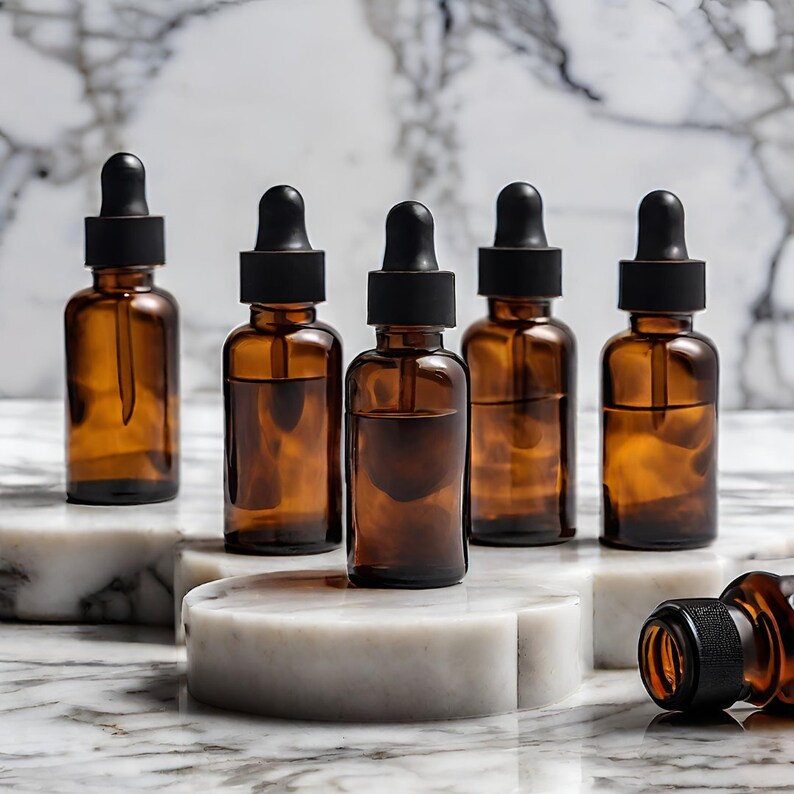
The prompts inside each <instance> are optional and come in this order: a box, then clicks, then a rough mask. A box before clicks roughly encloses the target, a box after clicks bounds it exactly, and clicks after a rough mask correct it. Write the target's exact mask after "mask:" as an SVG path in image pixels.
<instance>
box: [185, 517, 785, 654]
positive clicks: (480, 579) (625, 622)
mask: <svg viewBox="0 0 794 794" xmlns="http://www.w3.org/2000/svg"><path fill="white" fill-rule="evenodd" d="M791 547H792V544H791V541H790V539H788V538H785V537H784V536H783V535H782V534H781V533H769V532H766V533H764V532H758V531H755V532H752V533H751V532H747V531H746V530H745V529H731V528H729V529H726V531H725V532H723V533H722V534H721V536H720V538H719V540H718V541H717V542H716V543H715V544H714V545H713V546H712V547H710V548H709V549H703V550H698V551H688V552H628V551H619V550H616V549H609V548H606V547H603V546H601V545H600V544H599V543H598V542H597V541H596V540H595V539H594V538H577V539H575V540H573V541H571V542H569V543H566V544H562V545H560V546H549V547H544V548H520V549H513V548H511V549H497V548H486V547H481V546H472V547H471V549H470V565H469V573H468V575H467V577H466V581H467V582H471V583H486V584H487V583H494V582H497V583H498V582H501V581H503V580H505V577H507V578H508V579H510V580H511V581H516V582H520V583H522V586H523V587H530V588H531V587H534V586H547V587H554V588H562V589H564V590H567V591H569V592H575V593H578V595H579V598H580V601H581V607H582V608H581V626H580V634H581V644H580V647H581V652H582V662H583V664H584V666H585V668H591V667H596V668H607V669H610V668H626V667H634V666H636V664H637V636H638V634H639V630H640V627H641V625H642V623H643V621H644V620H645V618H646V617H647V616H648V614H650V612H651V611H652V610H653V609H654V607H656V605H657V604H659V603H660V602H661V601H664V600H666V599H669V598H687V597H710V596H712V597H713V596H717V595H719V593H720V592H721V591H722V589H723V588H724V587H725V585H726V584H727V583H728V582H729V581H731V580H732V579H733V578H735V577H736V576H737V575H738V574H739V573H741V572H743V571H747V570H752V569H753V568H758V567H761V568H767V569H769V570H772V571H776V570H777V571H781V572H785V571H786V570H788V568H786V561H784V560H782V559H779V558H782V557H786V556H788V555H789V554H790V551H788V550H789V549H790V548H791ZM759 558H763V561H761V559H759ZM781 566H782V567H781ZM318 568H328V569H333V570H335V571H337V572H338V573H340V574H343V572H344V570H345V558H344V552H343V551H342V550H341V549H340V550H336V551H333V552H329V553H327V554H322V555H314V556H308V557H306V556H304V557H249V556H240V555H235V554H226V553H224V551H223V544H222V543H221V542H220V541H206V542H198V543H196V542H186V543H184V544H182V545H181V547H180V548H179V549H178V551H177V554H176V568H175V574H174V580H175V588H174V589H175V592H174V595H175V599H176V600H177V603H179V602H180V601H181V596H183V595H184V594H185V593H186V592H188V591H189V590H190V589H191V588H192V587H195V586H197V585H199V584H203V583H205V582H209V581H214V580H218V579H223V578H226V577H233V576H241V575H250V574H254V573H269V572H278V571H286V570H293V571H299V570H312V569H318ZM177 626H178V628H177V634H178V638H180V635H181V626H180V621H179V620H178V621H177Z"/></svg>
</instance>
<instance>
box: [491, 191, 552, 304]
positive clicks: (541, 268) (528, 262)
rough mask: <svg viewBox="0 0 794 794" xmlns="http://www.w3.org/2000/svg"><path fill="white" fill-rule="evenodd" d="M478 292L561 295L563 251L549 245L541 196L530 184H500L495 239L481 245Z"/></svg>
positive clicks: (536, 296) (524, 296) (504, 294)
mask: <svg viewBox="0 0 794 794" xmlns="http://www.w3.org/2000/svg"><path fill="white" fill-rule="evenodd" d="M478 291H479V294H480V295H486V296H488V297H504V298H559V297H560V296H561V295H562V251H561V250H560V249H559V248H553V247H551V246H549V244H548V242H547V241H546V230H545V229H544V228H543V200H542V199H541V197H540V193H538V191H537V189H536V188H535V187H533V186H532V185H530V184H529V183H528V182H513V183H512V184H510V185H507V187H505V188H502V192H501V193H500V194H499V197H498V198H497V200H496V237H495V239H494V244H493V246H492V247H490V248H480V286H479V290H478Z"/></svg>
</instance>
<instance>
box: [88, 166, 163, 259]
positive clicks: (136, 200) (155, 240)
mask: <svg viewBox="0 0 794 794" xmlns="http://www.w3.org/2000/svg"><path fill="white" fill-rule="evenodd" d="M164 226H165V224H164V222H163V217H162V216H161V215H149V207H148V205H147V203H146V170H145V169H144V167H143V163H142V162H141V161H140V160H139V159H138V158H137V157H136V156H135V155H134V154H129V153H128V152H119V153H118V154H114V155H113V156H112V157H111V158H110V159H109V160H108V161H107V162H106V163H105V165H104V166H103V168H102V207H101V208H100V210H99V217H89V218H86V219H85V263H86V266H88V267H93V268H112V267H130V266H134V265H141V266H150V267H151V266H154V265H162V264H164V263H165V229H164Z"/></svg>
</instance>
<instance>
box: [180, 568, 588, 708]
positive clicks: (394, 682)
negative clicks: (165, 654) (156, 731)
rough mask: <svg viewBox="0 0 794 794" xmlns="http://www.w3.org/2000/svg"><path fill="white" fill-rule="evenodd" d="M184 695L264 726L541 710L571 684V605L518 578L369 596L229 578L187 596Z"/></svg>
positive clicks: (308, 578)
mask: <svg viewBox="0 0 794 794" xmlns="http://www.w3.org/2000/svg"><path fill="white" fill-rule="evenodd" d="M183 620H184V625H185V643H186V647H187V677H188V688H189V690H190V693H191V694H192V695H193V696H194V697H195V698H197V699H198V700H200V701H202V702H204V703H208V704H210V705H213V706H219V707H221V708H228V709H233V710H238V711H246V712H251V713H255V714H263V715H265V716H270V717H286V718H290V719H312V720H331V721H364V722H369V721H373V722H413V721H418V720H436V719H459V718H462V717H471V716H481V715H488V714H501V713H505V712H509V711H514V710H516V709H521V708H534V707H538V706H545V705H548V704H549V703H553V702H556V701H558V700H561V699H562V698H564V697H566V696H567V695H570V694H571V693H572V692H573V691H574V690H575V689H576V688H577V687H578V686H579V683H580V681H581V669H580V664H579V656H580V650H579V624H580V610H579V599H578V597H577V596H575V595H572V594H566V593H563V592H560V591H554V590H550V589H545V588H533V587H528V586H527V584H526V582H524V581H523V579H522V578H521V577H518V578H515V579H511V578H510V577H504V578H503V579H502V580H501V581H498V582H491V583H486V582H484V581H474V580H467V581H464V582H463V583H462V584H459V585H456V586H454V587H447V588H440V589H436V590H369V589H362V588H356V587H353V586H351V585H350V584H349V583H348V581H347V577H346V576H345V575H344V573H339V572H335V571H314V572H309V571H305V572H296V573H290V572H288V573H280V574H279V573H277V574H265V575H261V576H250V577H238V578H233V579H225V580H222V581H218V582H212V583H210V584H205V585H201V586H200V587H197V588H195V589H194V590H192V591H191V592H190V593H188V595H187V596H186V597H185V599H184V605H183Z"/></svg>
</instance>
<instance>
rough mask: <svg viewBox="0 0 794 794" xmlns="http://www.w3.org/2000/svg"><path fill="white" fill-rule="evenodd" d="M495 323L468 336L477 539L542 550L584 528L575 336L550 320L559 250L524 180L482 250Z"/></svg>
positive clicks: (499, 210) (483, 291)
mask: <svg viewBox="0 0 794 794" xmlns="http://www.w3.org/2000/svg"><path fill="white" fill-rule="evenodd" d="M479 270H480V273H479V275H480V288H479V293H480V295H485V296H486V297H487V298H488V317H487V318H486V319H483V320H480V321H478V322H476V323H474V325H472V326H471V327H470V328H469V329H468V330H467V331H466V333H465V335H464V337H463V358H464V359H465V360H466V363H467V364H468V365H469V370H470V372H471V510H472V521H471V540H472V542H473V543H483V544H488V545H494V546H540V545H545V544H549V543H559V542H560V541H563V540H567V539H569V538H572V537H573V536H574V533H575V525H576V517H575V516H576V494H575V485H576V472H575V456H576V436H575V433H576V340H575V339H574V336H573V333H572V331H571V329H570V328H568V326H567V325H565V323H563V322H561V321H560V320H557V319H556V318H554V317H552V316H551V301H552V299H553V298H558V297H560V296H561V295H562V267H561V251H560V249H559V248H552V247H549V245H548V243H547V242H546V233H545V230H544V228H543V204H542V201H541V198H540V194H539V193H538V191H537V190H536V189H535V188H534V187H533V186H532V185H529V184H527V183H526V182H515V183H513V184H511V185H508V186H507V187H505V188H504V189H503V190H502V192H501V193H500V194H499V198H498V200H497V203H496V239H495V240H494V245H493V247H491V248H481V249H480V268H479Z"/></svg>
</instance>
